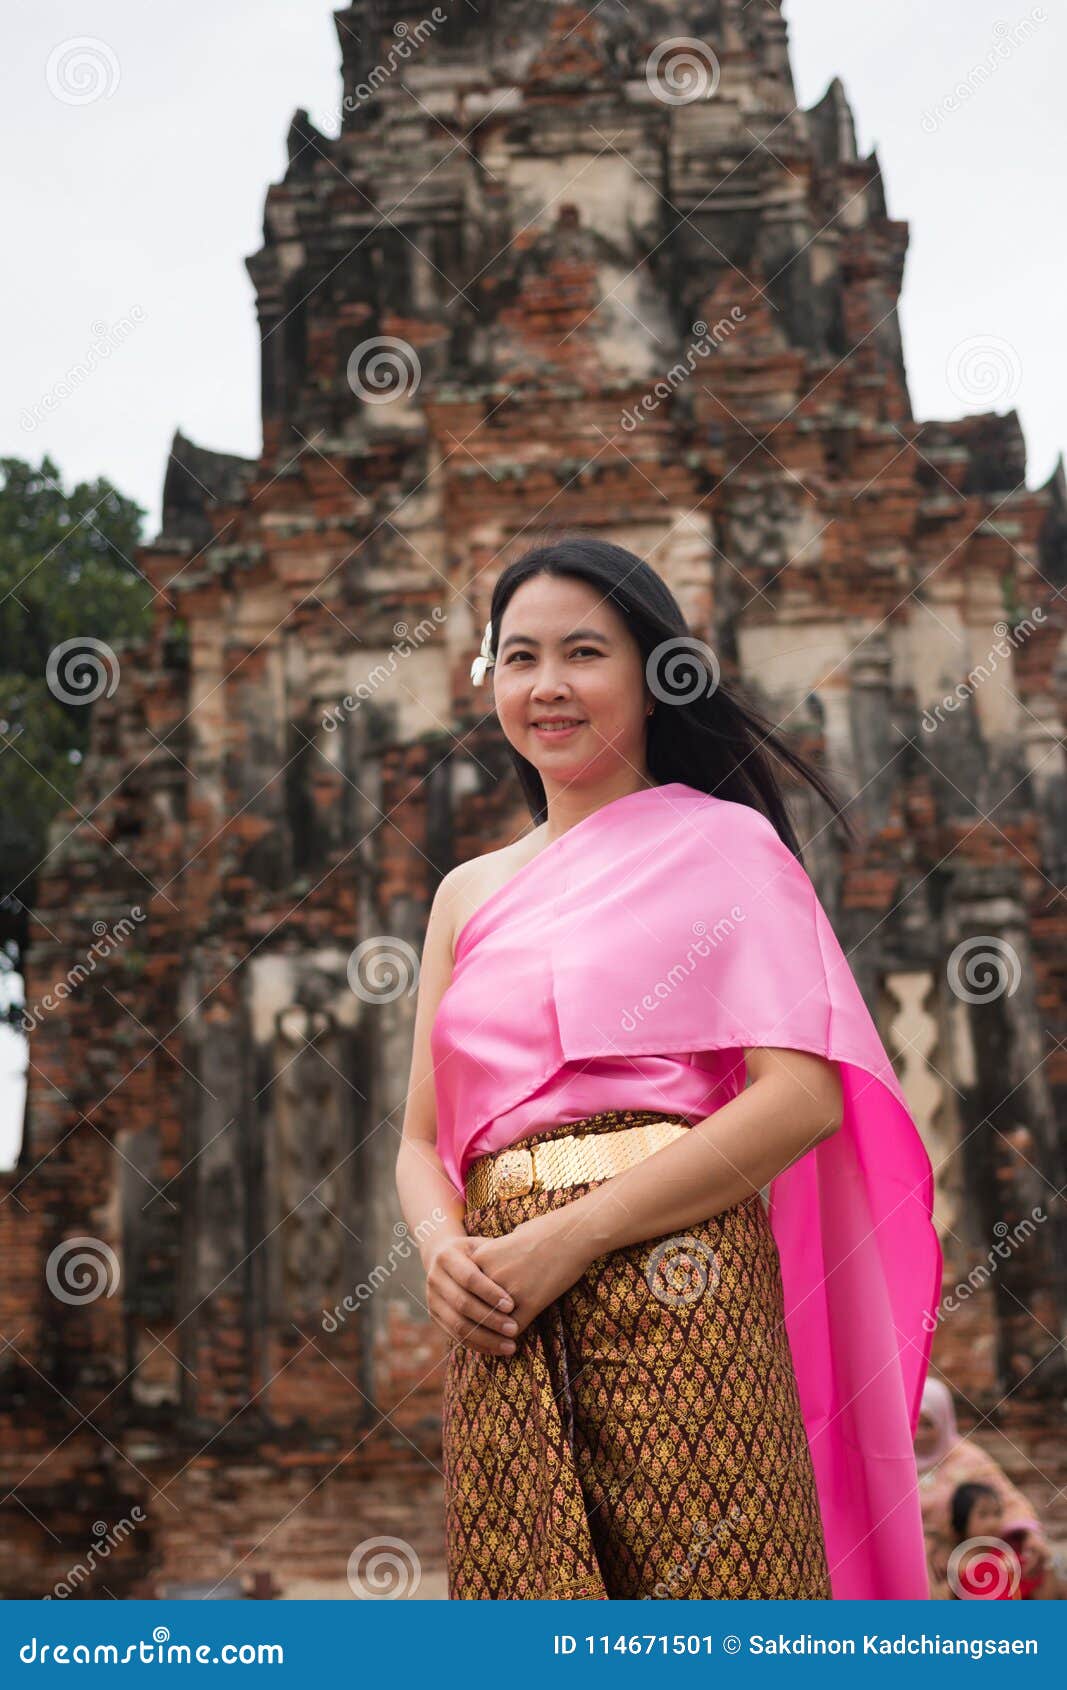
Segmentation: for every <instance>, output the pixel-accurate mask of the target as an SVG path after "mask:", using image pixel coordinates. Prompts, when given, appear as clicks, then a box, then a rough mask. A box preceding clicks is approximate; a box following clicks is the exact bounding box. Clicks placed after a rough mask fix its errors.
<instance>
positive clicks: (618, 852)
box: [431, 781, 941, 1598]
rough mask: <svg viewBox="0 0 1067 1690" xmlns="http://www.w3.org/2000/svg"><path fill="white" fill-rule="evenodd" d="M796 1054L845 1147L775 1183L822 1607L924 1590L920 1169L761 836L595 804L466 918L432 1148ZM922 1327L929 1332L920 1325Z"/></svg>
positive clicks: (830, 1142)
mask: <svg viewBox="0 0 1067 1690" xmlns="http://www.w3.org/2000/svg"><path fill="white" fill-rule="evenodd" d="M761 1046H769V1047H778V1048H788V1049H793V1050H805V1051H811V1052H813V1053H815V1054H816V1055H819V1056H823V1057H826V1058H828V1059H829V1060H831V1061H836V1062H838V1063H839V1064H840V1072H841V1080H842V1086H843V1091H844V1102H845V1108H844V1119H843V1123H842V1126H841V1129H840V1131H839V1132H837V1133H835V1134H834V1135H833V1136H832V1137H831V1138H829V1139H826V1140H824V1141H823V1142H822V1143H821V1144H818V1145H816V1146H815V1147H814V1148H813V1149H812V1150H810V1151H808V1152H807V1153H806V1154H805V1155H804V1156H802V1157H801V1159H800V1160H799V1161H798V1162H796V1163H794V1165H793V1166H792V1167H791V1168H787V1169H786V1170H785V1171H784V1172H783V1173H781V1174H779V1175H778V1176H777V1178H776V1179H775V1180H773V1181H772V1182H771V1187H770V1222H771V1226H772V1229H773V1232H774V1236H775V1241H776V1243H777V1246H778V1253H779V1257H780V1260H781V1266H782V1280H783V1285H784V1290H785V1308H786V1330H787V1333H788V1336H789V1341H790V1349H791V1352H792V1355H793V1362H794V1367H795V1370H796V1375H797V1385H798V1389H799V1393H800V1400H801V1408H802V1410H803V1414H804V1422H805V1426H806V1429H807V1434H808V1441H809V1444H810V1446H811V1452H812V1460H813V1462H814V1467H815V1475H816V1483H817V1486H818V1491H819V1503H820V1510H821V1513H822V1519H823V1528H824V1532H825V1536H826V1547H827V1553H828V1556H829V1560H830V1571H831V1578H832V1582H833V1591H834V1596H835V1597H836V1598H870V1597H875V1598H900V1597H926V1596H928V1594H929V1591H928V1585H927V1575H926V1558H925V1548H924V1540H923V1528H922V1517H921V1512H920V1506H919V1496H918V1488H917V1478H916V1468H915V1456H914V1450H913V1443H912V1439H913V1434H914V1430H915V1426H916V1423H917V1421H918V1415H919V1403H920V1398H921V1395H922V1387H923V1383H924V1380H925V1377H926V1372H927V1368H928V1364H929V1357H930V1347H931V1344H932V1339H933V1330H934V1326H935V1324H936V1323H935V1322H934V1321H932V1320H927V1321H926V1322H925V1323H924V1320H923V1316H924V1314H932V1313H933V1312H934V1311H935V1310H936V1308H937V1304H938V1300H939V1297H940V1290H941V1248H940V1244H939V1241H938V1238H937V1234H936V1232H935V1230H934V1227H933V1224H932V1219H931V1216H932V1210H933V1172H932V1169H931V1166H930V1160H929V1157H928V1156H927V1153H926V1150H925V1148H924V1146H923V1144H922V1141H921V1139H920V1137H919V1133H918V1130H917V1128H916V1126H915V1123H914V1121H913V1120H912V1118H911V1115H910V1114H909V1112H908V1108H907V1104H906V1102H905V1100H904V1094H903V1092H902V1091H901V1088H900V1084H899V1082H898V1080H897V1077H896V1074H895V1072H894V1070H893V1067H892V1064H891V1063H890V1061H889V1058H888V1056H887V1055H886V1052H885V1048H884V1046H883V1045H882V1042H881V1040H880V1038H879V1035H878V1032H877V1029H876V1028H875V1025H874V1022H873V1021H872V1019H871V1016H870V1014H869V1012H868V1010H867V1007H866V1004H865V1003H864V1001H863V998H862V996H861V994H860V990H859V987H858V986H857V984H856V980H855V977H854V976H853V974H852V971H851V969H850V967H849V964H848V961H847V959H846V958H845V955H844V953H843V951H842V949H841V946H840V944H839V943H838V940H837V938H836V935H835V934H834V931H833V929H832V928H831V926H830V923H829V921H828V919H827V917H826V914H825V912H824V910H823V908H822V905H821V904H820V902H819V899H818V897H817V896H816V893H815V889H814V887H813V886H812V883H811V881H810V879H809V877H808V875H807V874H806V872H805V870H804V869H803V868H802V867H801V865H800V864H799V863H798V862H797V860H796V858H795V857H794V856H793V854H792V853H791V852H790V851H789V850H788V848H787V847H786V846H785V845H784V844H783V843H782V841H781V839H780V838H779V836H778V834H777V833H776V832H775V829H774V828H773V827H772V825H771V823H770V822H768V821H767V820H766V818H765V817H763V816H761V815H760V814H759V813H758V812H757V811H755V810H753V809H751V808H750V807H749V806H747V805H744V804H736V803H731V802H727V801H725V800H723V799H719V798H713V797H710V796H709V795H708V794H707V793H704V792H699V791H697V790H696V788H694V787H690V786H687V785H686V784H685V783H684V782H682V781H672V782H670V783H668V784H667V785H664V786H659V787H651V788H646V789H642V790H641V791H638V792H632V793H628V794H626V795H625V796H624V797H622V798H617V799H615V800H613V801H612V802H611V803H609V804H605V805H603V806H602V807H601V808H600V809H599V810H596V811H594V813H593V814H592V815H590V816H586V817H585V818H584V820H582V821H580V822H578V823H577V824H576V825H575V826H573V827H571V828H569V829H568V830H567V832H566V833H564V834H562V835H561V836H560V837H559V838H558V839H556V840H554V841H553V842H552V844H550V845H548V846H547V847H545V848H544V849H543V850H542V851H541V852H540V853H539V855H538V856H536V857H535V858H533V859H532V860H531V861H530V862H528V863H527V864H525V866H524V867H523V868H521V869H520V870H519V871H518V873H517V874H515V875H513V876H512V878H511V879H510V880H509V881H508V882H507V884H506V885H504V886H503V887H501V888H500V890H499V891H497V892H495V893H493V894H491V896H490V897H489V898H488V899H487V900H486V901H485V902H484V903H483V904H482V905H481V906H480V907H479V908H478V909H477V910H476V911H475V913H474V915H473V916H471V918H470V920H469V921H467V923H466V924H465V926H464V927H463V928H462V930H461V932H460V934H459V937H458V940H457V944H456V963H455V968H454V971H453V976H452V982H451V984H450V986H449V988H448V990H447V991H446V993H445V994H444V996H443V998H442V1000H441V1003H440V1005H439V1007H438V1012H437V1015H436V1017H435V1019H434V1025H433V1030H432V1034H431V1047H432V1054H433V1060H434V1078H435V1089H436V1099H437V1128H438V1139H437V1142H438V1149H439V1152H440V1155H441V1158H442V1161H443V1163H444V1166H445V1168H446V1170H447V1171H448V1174H449V1176H450V1178H451V1179H452V1180H453V1181H454V1182H455V1184H456V1186H457V1188H459V1189H460V1190H462V1183H463V1174H464V1172H465V1169H466V1159H465V1155H464V1152H465V1148H466V1146H468V1145H469V1144H470V1143H471V1141H472V1140H473V1139H474V1137H475V1135H476V1134H477V1133H478V1132H479V1130H480V1129H481V1128H482V1127H484V1126H485V1125H486V1124H487V1123H488V1122H491V1121H492V1120H493V1119H494V1118H495V1117H496V1116H497V1115H500V1114H503V1113H504V1112H505V1111H506V1110H508V1109H510V1108H513V1107H514V1106H515V1105H516V1104H517V1103H519V1102H521V1101H522V1100H523V1099H524V1098H527V1097H529V1096H530V1095H531V1093H532V1092H534V1091H536V1090H537V1088H538V1087H539V1086H541V1085H542V1084H544V1082H545V1081H546V1080H548V1079H549V1078H550V1077H551V1076H552V1075H553V1074H554V1073H556V1072H557V1070H558V1069H559V1068H560V1067H561V1066H562V1065H563V1064H564V1063H567V1062H571V1061H581V1060H583V1059H586V1058H593V1057H610V1056H615V1057H627V1056H632V1057H637V1056H641V1055H667V1054H670V1053H672V1052H694V1051H707V1050H720V1049H723V1050H731V1049H739V1050H740V1049H754V1048H756V1047H761ZM928 1328H929V1330H928Z"/></svg>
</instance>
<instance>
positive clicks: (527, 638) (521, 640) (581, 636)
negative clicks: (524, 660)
mask: <svg viewBox="0 0 1067 1690" xmlns="http://www.w3.org/2000/svg"><path fill="white" fill-rule="evenodd" d="M570 640H599V641H600V643H601V645H607V644H608V637H607V635H606V634H601V633H599V632H598V631H597V629H596V628H572V630H571V632H570V633H569V634H564V635H563V636H562V637H561V639H560V642H559V643H560V645H566V644H567V643H568V642H569V641H570ZM540 643H541V642H540V640H535V639H534V637H533V635H532V634H509V635H508V637H507V639H506V640H505V641H504V643H503V645H502V646H501V648H500V649H501V651H506V650H507V648H508V646H509V645H518V644H521V645H540Z"/></svg>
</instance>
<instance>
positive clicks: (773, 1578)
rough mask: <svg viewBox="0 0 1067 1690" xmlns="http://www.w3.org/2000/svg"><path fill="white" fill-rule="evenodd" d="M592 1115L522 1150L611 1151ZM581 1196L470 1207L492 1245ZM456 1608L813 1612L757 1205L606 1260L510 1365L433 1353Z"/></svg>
mask: <svg viewBox="0 0 1067 1690" xmlns="http://www.w3.org/2000/svg"><path fill="white" fill-rule="evenodd" d="M687 1119H688V1117H686V1116H684V1115H669V1114H668V1115H664V1114H663V1113H662V1112H661V1111H657V1110H652V1109H643V1110H613V1109H609V1110H604V1111H602V1112H601V1113H599V1114H596V1115H588V1116H586V1117H585V1118H584V1119H583V1120H581V1121H569V1122H566V1123H564V1124H562V1125H559V1126H556V1127H552V1128H550V1129H548V1130H546V1131H543V1132H538V1133H536V1134H533V1135H531V1136H530V1137H527V1138H524V1139H523V1140H522V1143H523V1144H524V1145H533V1144H539V1143H542V1142H544V1141H546V1140H548V1139H552V1138H557V1137H560V1136H562V1135H564V1134H567V1133H585V1132H612V1131H617V1130H618V1129H620V1128H622V1127H629V1126H637V1125H640V1124H641V1123H643V1122H645V1121H682V1122H684V1121H686V1120H687ZM589 1189H590V1184H588V1183H587V1184H584V1185H574V1186H568V1187H566V1188H562V1189H558V1190H555V1191H531V1192H529V1193H528V1194H527V1195H526V1196H523V1197H509V1198H503V1199H497V1200H496V1201H495V1202H492V1203H486V1204H484V1205H482V1206H481V1207H473V1206H471V1205H468V1207H467V1211H466V1221H465V1224H466V1228H467V1232H468V1234H470V1235H477V1236H479V1237H493V1238H499V1237H502V1236H503V1235H504V1234H505V1233H508V1232H510V1231H511V1230H512V1228H513V1227H515V1226H517V1225H518V1224H519V1223H520V1222H521V1221H524V1220H528V1219H530V1218H531V1217H532V1216H534V1215H539V1214H545V1213H547V1212H548V1210H550V1209H554V1208H557V1207H559V1206H560V1205H561V1204H563V1203H567V1202H570V1201H571V1200H572V1199H574V1198H576V1197H580V1196H581V1195H582V1194H583V1192H586V1191H588V1190H589ZM443 1443H444V1470H445V1542H446V1558H447V1568H448V1593H449V1597H450V1598H451V1599H452V1600H457V1599H458V1600H470V1599H479V1598H482V1599H486V1598H487V1599H490V1600H496V1601H508V1600H514V1599H522V1598H528V1599H530V1600H535V1601H536V1600H565V1601H568V1600H581V1599H583V1598H594V1599H600V1600H604V1599H609V1600H611V1599H614V1600H618V1599H627V1598H629V1599H633V1598H638V1597H649V1598H653V1599H655V1598H669V1599H689V1600H698V1601H699V1600H706V1599H711V1598H723V1599H726V1598H737V1597H753V1598H759V1597H781V1598H786V1599H789V1598H792V1599H801V1598H808V1599H810V1598H829V1597H830V1595H831V1590H830V1578H829V1572H828V1568H827V1561H826V1551H825V1545H824V1541H823V1530H822V1521H821V1519H820V1516H819V1505H818V1498H817V1495H816V1489H815V1476H814V1472H813V1469H812V1463H811V1452H810V1449H809V1447H808V1441H807V1434H806V1431H805V1427H804V1421H803V1418H802V1416H801V1411H800V1401H799V1398H798V1395H797V1385H796V1376H795V1373H794V1370H793V1361H792V1356H791V1353H790V1349H789V1344H788V1340H787V1336H786V1329H785V1323H784V1310H783V1293H782V1280H781V1270H780V1265H779V1260H778V1249H777V1245H776V1244H775V1241H774V1235H773V1233H772V1232H771V1228H770V1223H769V1221H768V1219H767V1216H766V1211H765V1208H764V1205H763V1201H762V1199H761V1197H760V1196H759V1194H758V1193H756V1194H754V1195H753V1196H752V1197H751V1198H749V1199H747V1200H746V1201H745V1202H742V1203H737V1204H735V1205H734V1206H733V1207H732V1208H730V1209H727V1210H725V1211H724V1212H723V1213H722V1214H720V1215H716V1216H714V1218H713V1219H711V1220H709V1221H704V1222H701V1223H700V1224H698V1225H696V1226H693V1227H690V1228H688V1229H687V1230H686V1231H685V1232H682V1233H678V1234H669V1235H664V1236H663V1237H661V1238H657V1239H649V1240H647V1241H646V1242H643V1243H640V1244H631V1245H627V1246H625V1247H624V1248H623V1249H620V1250H613V1251H610V1252H609V1253H608V1254H606V1255H603V1256H600V1257H599V1258H598V1259H597V1260H596V1261H595V1262H593V1263H592V1264H591V1265H590V1267H589V1268H587V1269H586V1271H585V1272H584V1273H583V1274H582V1276H581V1278H580V1279H578V1280H577V1281H576V1282H575V1284H574V1285H573V1286H572V1287H571V1288H570V1290H569V1291H566V1292H565V1293H564V1294H563V1295H562V1296H561V1297H558V1298H557V1299H556V1300H555V1302H553V1303H550V1304H549V1305H548V1306H547V1307H546V1308H545V1309H543V1310H542V1311H541V1313H540V1314H539V1315H538V1316H537V1317H536V1319H535V1320H533V1321H531V1323H530V1325H529V1326H527V1327H526V1328H525V1330H524V1331H523V1332H521V1333H520V1334H519V1335H518V1338H517V1340H516V1349H515V1352H514V1354H513V1355H510V1356H487V1355H483V1354H481V1353H480V1352H479V1351H476V1350H472V1349H470V1348H468V1347H467V1346H466V1345H462V1344H455V1345H454V1346H453V1347H452V1349H451V1350H450V1351H449V1355H448V1358H447V1362H446V1369H445V1386H444V1417H443Z"/></svg>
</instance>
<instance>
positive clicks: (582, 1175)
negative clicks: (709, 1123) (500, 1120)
mask: <svg viewBox="0 0 1067 1690" xmlns="http://www.w3.org/2000/svg"><path fill="white" fill-rule="evenodd" d="M689 1130H690V1129H689V1126H688V1125H687V1124H686V1123H684V1122H680V1121H646V1122H645V1124H644V1125H643V1126H640V1127H620V1128H619V1129H618V1130H617V1131H613V1132H606V1133H580V1134H574V1133H571V1134H568V1135H567V1136H566V1137H562V1138H550V1139H546V1140H545V1141H544V1142H543V1143H541V1144H534V1145H525V1144H512V1145H509V1146H508V1148H507V1149H506V1150H497V1151H489V1152H488V1153H487V1154H486V1155H485V1156H479V1157H477V1158H476V1160H475V1161H473V1162H472V1163H471V1165H470V1167H469V1168H468V1169H467V1176H466V1179H465V1181H464V1191H465V1194H466V1199H467V1202H468V1203H469V1204H470V1205H471V1207H472V1208H475V1209H479V1208H481V1207H482V1205H483V1204H485V1203H492V1202H495V1200H496V1199H497V1198H498V1197H525V1196H526V1194H527V1192H530V1191H555V1190H557V1189H558V1188H559V1187H561V1186H567V1185H583V1184H584V1183H585V1182H586V1181H587V1180H598V1179H610V1177H611V1175H612V1174H619V1173H622V1171H623V1169H624V1168H630V1167H632V1166H633V1165H634V1163H635V1162H640V1161H642V1160H643V1159H644V1157H646V1156H651V1155H652V1153H653V1151H655V1150H659V1149H661V1148H662V1147H663V1145H665V1144H670V1142H671V1140H672V1139H675V1138H679V1137H680V1136H681V1134H682V1133H687V1132H688V1131H689Z"/></svg>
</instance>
